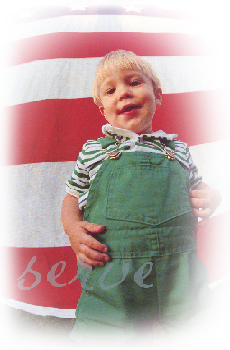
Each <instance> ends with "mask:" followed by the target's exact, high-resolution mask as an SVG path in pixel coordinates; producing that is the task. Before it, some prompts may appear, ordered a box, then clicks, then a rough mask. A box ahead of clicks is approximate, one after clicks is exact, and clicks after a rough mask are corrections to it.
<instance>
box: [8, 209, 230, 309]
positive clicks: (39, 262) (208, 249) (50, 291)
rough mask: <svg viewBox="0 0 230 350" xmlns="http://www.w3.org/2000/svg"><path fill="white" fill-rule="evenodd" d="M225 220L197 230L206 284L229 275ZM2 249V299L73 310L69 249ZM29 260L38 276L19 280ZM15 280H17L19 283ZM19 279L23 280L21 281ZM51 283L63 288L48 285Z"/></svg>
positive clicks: (75, 286) (76, 288)
mask: <svg viewBox="0 0 230 350" xmlns="http://www.w3.org/2000/svg"><path fill="white" fill-rule="evenodd" d="M229 218H230V212H226V213H224V214H222V215H219V216H217V217H212V218H210V220H209V223H208V224H207V225H206V226H204V227H203V228H200V229H199V231H198V253H199V257H200V259H201V261H202V262H203V263H204V264H205V266H206V267H207V269H208V272H209V280H210V282H213V281H216V280H219V279H221V278H223V277H225V276H226V275H228V274H229V243H230V239H229V230H228V228H229V225H230V222H229ZM2 249H3V248H2ZM4 250H6V252H7V256H8V262H9V263H8V264H7V266H8V267H9V268H8V274H7V281H6V282H7V286H8V288H7V289H5V294H4V295H3V297H5V298H8V299H14V300H18V301H21V302H24V303H28V304H33V305H40V306H47V307H57V308H59V309H74V308H75V307H76V305H77V301H78V298H79V297H80V294H81V286H80V283H79V281H78V280H76V281H75V282H73V283H71V284H68V282H70V281H71V280H72V279H73V278H74V277H75V276H76V274H77V264H76V256H75V254H74V253H73V251H72V249H71V248H70V247H59V248H4ZM2 253H3V252H2ZM1 255H2V254H1ZM33 257H36V261H35V262H34V263H33V264H32V266H31V268H32V270H33V271H35V272H37V273H38V276H37V277H36V276H35V275H34V274H33V273H29V272H28V273H27V274H25V275H24V276H23V277H21V278H20V276H22V274H23V272H24V271H26V268H27V266H28V264H29V262H30V261H31V259H32V258H33ZM60 261H64V262H66V266H65V269H64V271H63V272H62V273H61V274H60V276H59V277H57V278H56V279H55V278H53V279H52V276H54V275H57V274H58V273H59V272H60V271H61V268H62V266H63V265H62V263H60V264H59V265H58V267H57V270H56V272H55V273H54V274H52V273H50V271H51V268H52V267H53V266H54V265H55V264H57V263H59V262H60ZM48 274H49V277H48V279H47V275H48ZM39 276H41V281H40V283H39V284H37V285H35V287H33V288H31V289H28V290H23V289H22V288H21V286H23V287H27V288H30V287H31V286H32V285H33V283H34V282H36V280H37V278H38V277H39ZM50 277H51V278H50ZM19 278H20V279H19ZM18 279H19V280H21V282H20V283H19V284H18V282H19V281H18ZM22 279H25V281H24V282H22ZM52 280H54V281H55V282H56V283H58V284H59V285H60V284H61V285H63V286H54V285H52ZM50 281H51V282H50ZM1 282H2V281H1Z"/></svg>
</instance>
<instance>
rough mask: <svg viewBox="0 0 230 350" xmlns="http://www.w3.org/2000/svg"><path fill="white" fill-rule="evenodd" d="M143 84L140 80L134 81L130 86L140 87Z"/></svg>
mask: <svg viewBox="0 0 230 350" xmlns="http://www.w3.org/2000/svg"><path fill="white" fill-rule="evenodd" d="M140 83H141V82H140V81H139V80H133V81H131V83H130V85H131V86H137V85H139V84H140Z"/></svg>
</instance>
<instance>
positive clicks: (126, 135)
mask: <svg viewBox="0 0 230 350" xmlns="http://www.w3.org/2000/svg"><path fill="white" fill-rule="evenodd" d="M102 132H103V134H104V135H106V136H109V137H112V138H116V139H118V140H119V141H125V140H136V141H138V140H140V139H143V140H146V141H148V140H150V141H151V140H153V139H166V140H170V141H172V140H173V139H175V138H176V137H177V136H178V135H177V134H166V133H165V132H164V131H163V130H158V131H155V132H152V133H151V134H142V135H138V134H136V133H135V132H133V131H131V130H126V129H120V128H117V127H115V126H112V125H110V124H106V125H103V127H102Z"/></svg>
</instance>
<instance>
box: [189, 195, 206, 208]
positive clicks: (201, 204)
mask: <svg viewBox="0 0 230 350" xmlns="http://www.w3.org/2000/svg"><path fill="white" fill-rule="evenodd" d="M190 203H191V205H192V206H193V207H195V208H202V209H205V208H208V207H209V206H210V201H209V199H208V198H192V197H190Z"/></svg>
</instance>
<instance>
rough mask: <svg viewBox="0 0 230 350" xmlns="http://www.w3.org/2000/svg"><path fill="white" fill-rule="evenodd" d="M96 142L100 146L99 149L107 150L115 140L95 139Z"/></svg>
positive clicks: (106, 138) (106, 137)
mask: <svg viewBox="0 0 230 350" xmlns="http://www.w3.org/2000/svg"><path fill="white" fill-rule="evenodd" d="M97 141H98V142H100V144H101V148H103V149H104V148H107V147H109V146H110V145H115V143H116V140H115V139H114V138H111V137H108V136H105V137H99V139H97Z"/></svg>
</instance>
